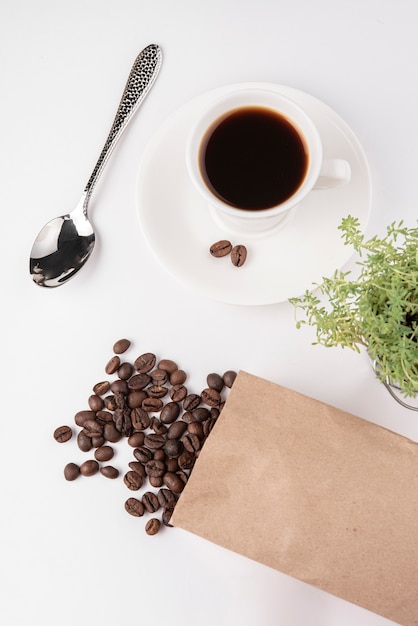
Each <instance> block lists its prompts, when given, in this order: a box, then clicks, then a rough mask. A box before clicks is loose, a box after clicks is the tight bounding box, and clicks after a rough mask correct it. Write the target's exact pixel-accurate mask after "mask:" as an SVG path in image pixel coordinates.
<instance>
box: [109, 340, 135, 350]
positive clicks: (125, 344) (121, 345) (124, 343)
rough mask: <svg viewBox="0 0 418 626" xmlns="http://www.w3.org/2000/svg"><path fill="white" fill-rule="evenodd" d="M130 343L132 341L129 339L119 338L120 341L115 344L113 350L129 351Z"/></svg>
mask: <svg viewBox="0 0 418 626" xmlns="http://www.w3.org/2000/svg"><path fill="white" fill-rule="evenodd" d="M130 345H131V342H130V341H129V339H118V341H116V342H115V343H114V344H113V352H114V353H115V354H122V353H123V352H126V351H127V349H128V348H129V346H130Z"/></svg>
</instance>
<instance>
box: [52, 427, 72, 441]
mask: <svg viewBox="0 0 418 626" xmlns="http://www.w3.org/2000/svg"><path fill="white" fill-rule="evenodd" d="M72 436H73V430H72V428H71V426H59V427H58V428H56V429H55V430H54V439H55V441H58V443H65V442H66V441H69V440H70V439H71V437H72Z"/></svg>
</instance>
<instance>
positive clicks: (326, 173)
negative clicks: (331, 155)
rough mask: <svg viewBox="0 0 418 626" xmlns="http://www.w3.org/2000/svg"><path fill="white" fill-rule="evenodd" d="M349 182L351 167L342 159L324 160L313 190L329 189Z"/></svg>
mask: <svg viewBox="0 0 418 626" xmlns="http://www.w3.org/2000/svg"><path fill="white" fill-rule="evenodd" d="M350 180H351V167H350V164H349V163H348V162H347V161H344V159H324V160H323V162H322V166H321V171H320V172H319V176H318V178H317V181H316V183H315V185H314V189H330V188H332V187H338V186H340V185H345V184H346V183H349V182H350Z"/></svg>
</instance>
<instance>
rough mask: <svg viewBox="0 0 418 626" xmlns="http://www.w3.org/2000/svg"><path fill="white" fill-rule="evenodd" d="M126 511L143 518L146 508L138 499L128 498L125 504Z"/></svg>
mask: <svg viewBox="0 0 418 626" xmlns="http://www.w3.org/2000/svg"><path fill="white" fill-rule="evenodd" d="M125 509H126V511H128V513H130V515H133V516H134V517H142V516H143V515H144V513H145V507H144V505H143V504H142V502H141V501H140V500H138V499H137V498H128V499H127V500H126V502H125Z"/></svg>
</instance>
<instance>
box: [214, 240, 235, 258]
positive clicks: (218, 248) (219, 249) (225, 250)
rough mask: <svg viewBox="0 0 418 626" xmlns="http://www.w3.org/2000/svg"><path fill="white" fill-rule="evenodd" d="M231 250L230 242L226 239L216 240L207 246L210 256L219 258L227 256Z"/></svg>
mask: <svg viewBox="0 0 418 626" xmlns="http://www.w3.org/2000/svg"><path fill="white" fill-rule="evenodd" d="M231 250H232V244H231V242H230V241H228V240H227V239H221V240H220V241H216V242H215V243H213V244H212V245H211V247H210V248H209V252H210V253H211V255H212V256H214V257H217V258H220V257H223V256H227V255H228V254H230V252H231Z"/></svg>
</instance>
